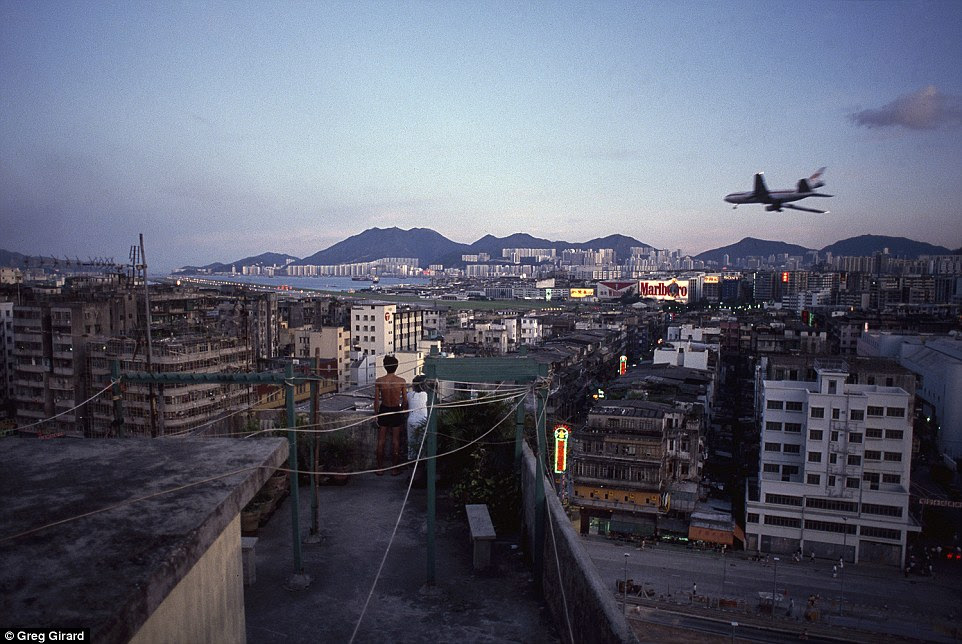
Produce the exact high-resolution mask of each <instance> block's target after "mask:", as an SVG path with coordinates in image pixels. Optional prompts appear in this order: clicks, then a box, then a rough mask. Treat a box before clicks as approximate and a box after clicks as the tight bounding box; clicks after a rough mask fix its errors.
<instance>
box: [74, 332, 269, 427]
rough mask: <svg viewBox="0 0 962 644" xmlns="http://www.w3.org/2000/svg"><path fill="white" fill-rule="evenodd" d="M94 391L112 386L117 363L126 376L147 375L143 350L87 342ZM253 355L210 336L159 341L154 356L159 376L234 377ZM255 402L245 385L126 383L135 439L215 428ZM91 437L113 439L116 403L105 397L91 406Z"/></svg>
mask: <svg viewBox="0 0 962 644" xmlns="http://www.w3.org/2000/svg"><path fill="white" fill-rule="evenodd" d="M87 353H88V356H89V364H90V370H89V378H90V388H91V390H95V391H93V392H92V393H95V392H96V391H97V390H100V389H102V388H103V387H104V386H105V384H107V383H109V382H110V370H111V363H113V362H114V361H118V362H119V364H120V369H121V371H122V372H128V371H131V372H135V371H147V356H146V354H145V351H144V347H143V346H142V345H141V344H140V343H139V342H138V341H136V340H134V339H132V338H120V337H117V338H100V339H97V338H92V339H90V340H89V342H88V348H87ZM249 360H250V350H249V349H248V347H247V344H246V342H245V341H244V340H243V339H241V338H230V337H226V336H219V337H211V336H206V335H191V336H180V337H177V338H168V339H161V340H156V341H155V342H154V343H153V351H152V352H151V364H152V367H153V370H154V371H157V372H164V373H174V374H176V373H180V372H209V373H214V372H229V371H245V370H246V369H247V366H248V364H249ZM252 402H253V400H252V398H251V393H250V389H249V387H248V386H246V385H223V384H209V383H203V384H201V383H167V384H163V385H147V384H141V383H125V384H124V387H123V416H124V426H125V428H126V432H127V433H128V434H132V435H136V436H147V437H151V436H169V435H172V434H181V433H184V432H187V431H190V430H193V429H206V430H207V431H205V432H204V434H213V433H216V428H214V427H212V425H213V423H215V422H216V421H217V420H218V419H220V418H222V417H225V416H228V415H229V414H230V413H231V412H232V411H236V410H238V409H242V408H244V407H247V406H249V405H250V404H251V403H252ZM88 407H89V414H90V416H91V418H90V428H89V435H90V436H94V437H98V436H111V435H114V434H115V428H114V427H113V420H114V408H113V401H112V400H111V399H110V398H109V397H106V396H101V397H99V398H97V399H95V400H94V401H92V402H91V403H90V404H89V405H88Z"/></svg>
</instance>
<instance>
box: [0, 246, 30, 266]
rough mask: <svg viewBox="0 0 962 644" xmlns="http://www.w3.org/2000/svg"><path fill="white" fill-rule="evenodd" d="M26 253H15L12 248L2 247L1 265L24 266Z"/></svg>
mask: <svg viewBox="0 0 962 644" xmlns="http://www.w3.org/2000/svg"><path fill="white" fill-rule="evenodd" d="M25 257H26V255H23V254H21V253H15V252H13V251H10V250H3V249H2V248H0V266H10V267H14V268H22V267H23V260H24V258H25Z"/></svg>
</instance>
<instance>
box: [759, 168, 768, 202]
mask: <svg viewBox="0 0 962 644" xmlns="http://www.w3.org/2000/svg"><path fill="white" fill-rule="evenodd" d="M755 198H756V199H759V200H760V201H761V202H762V203H765V202H766V201H765V200H766V199H770V198H771V195H769V194H768V188H766V187H765V177H763V176H762V173H761V172H759V173H758V174H756V175H755Z"/></svg>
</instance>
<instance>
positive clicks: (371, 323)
mask: <svg viewBox="0 0 962 644" xmlns="http://www.w3.org/2000/svg"><path fill="white" fill-rule="evenodd" d="M423 330H424V311H422V310H420V309H402V310H398V307H397V305H396V304H385V303H375V304H359V305H355V306H352V307H351V328H350V332H351V337H352V346H353V347H354V350H355V351H357V352H359V353H360V354H361V355H365V356H366V355H385V354H389V353H394V352H395V351H417V350H418V346H419V343H420V342H421V337H422V334H423Z"/></svg>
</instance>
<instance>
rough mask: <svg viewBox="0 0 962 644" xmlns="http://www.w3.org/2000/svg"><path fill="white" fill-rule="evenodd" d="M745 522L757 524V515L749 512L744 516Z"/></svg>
mask: <svg viewBox="0 0 962 644" xmlns="http://www.w3.org/2000/svg"><path fill="white" fill-rule="evenodd" d="M745 520H746V521H748V522H749V523H758V513H757V512H749V513H748V514H746V515H745Z"/></svg>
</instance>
